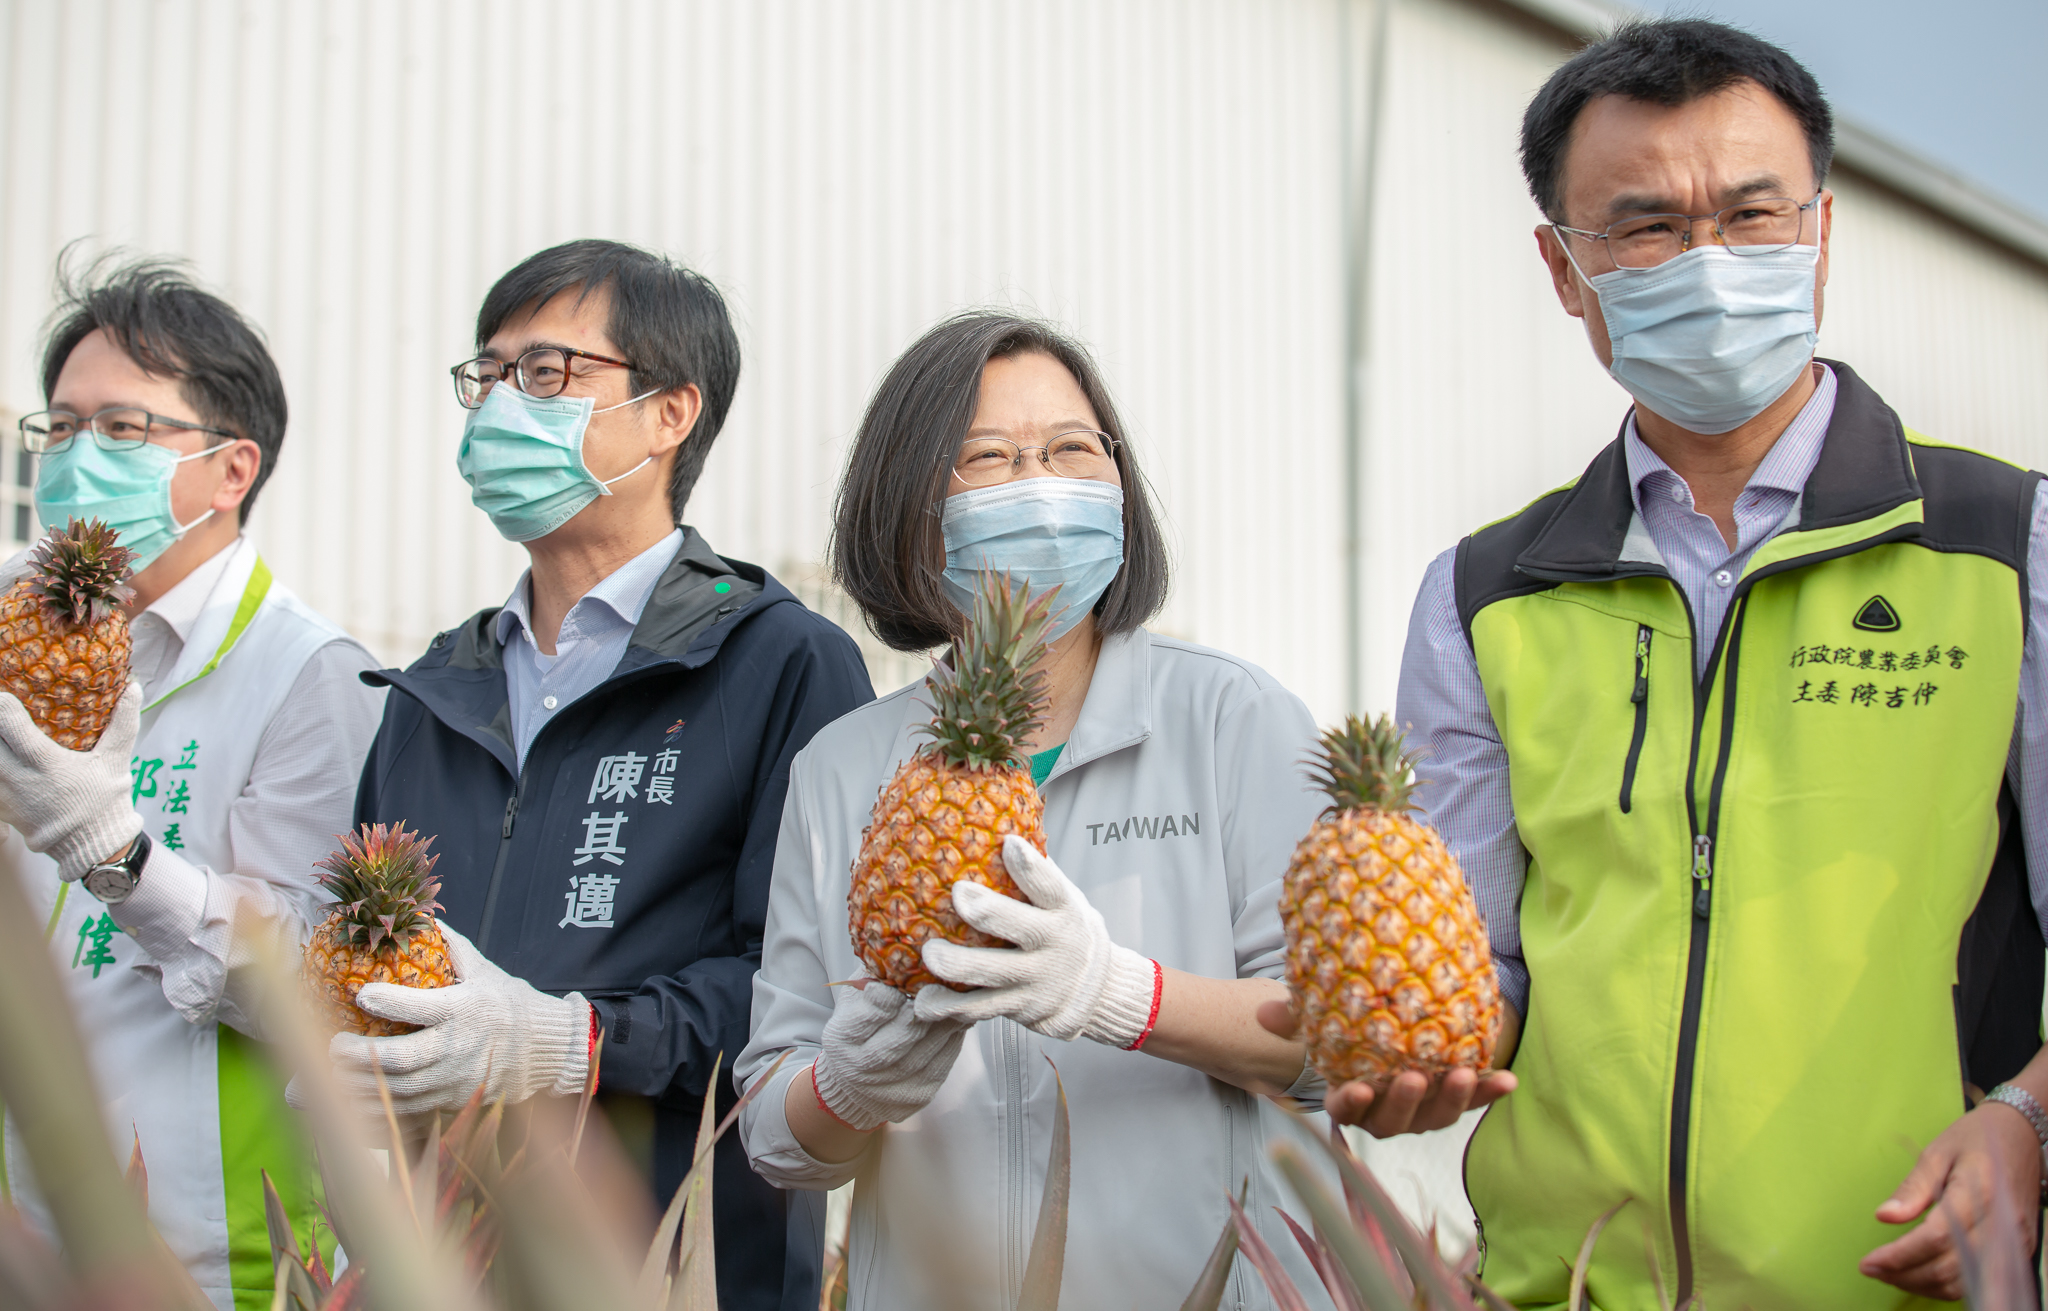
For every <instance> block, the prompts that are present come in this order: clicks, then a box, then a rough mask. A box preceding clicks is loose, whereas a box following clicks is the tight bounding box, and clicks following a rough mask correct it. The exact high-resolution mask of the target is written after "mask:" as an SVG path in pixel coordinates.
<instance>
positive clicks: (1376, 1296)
mask: <svg viewBox="0 0 2048 1311" xmlns="http://www.w3.org/2000/svg"><path fill="white" fill-rule="evenodd" d="M1270 1154H1271V1155H1272V1158H1273V1164H1274V1165H1276V1166H1278V1167H1279V1169H1280V1173H1281V1174H1282V1175H1283V1176H1284V1177H1285V1178H1286V1180H1287V1183H1288V1186H1289V1187H1291V1188H1293V1189H1294V1193H1295V1195H1296V1196H1297V1197H1299V1198H1301V1201H1302V1205H1304V1206H1306V1207H1307V1208H1308V1213H1309V1215H1310V1217H1311V1218H1312V1219H1314V1221H1315V1222H1316V1225H1317V1227H1318V1228H1320V1229H1321V1230H1322V1232H1323V1241H1324V1242H1325V1243H1326V1244H1328V1245H1329V1250H1330V1255H1332V1256H1334V1257H1335V1258H1336V1260H1337V1263H1338V1264H1339V1265H1341V1266H1342V1267H1343V1268H1344V1273H1345V1274H1347V1275H1349V1276H1350V1277H1351V1286H1352V1287H1353V1288H1354V1289H1356V1290H1357V1292H1358V1297H1359V1300H1360V1301H1361V1302H1363V1303H1364V1304H1365V1306H1366V1308H1367V1311H1408V1308H1410V1307H1412V1306H1414V1305H1415V1298H1414V1294H1413V1292H1412V1290H1411V1291H1403V1288H1402V1286H1401V1284H1400V1282H1398V1276H1397V1275H1396V1274H1395V1268H1396V1266H1397V1265H1398V1264H1399V1263H1398V1262H1396V1263H1392V1264H1389V1263H1388V1262H1387V1261H1386V1260H1385V1258H1384V1257H1382V1256H1381V1255H1379V1254H1378V1253H1376V1252H1374V1251H1373V1250H1372V1247H1371V1246H1370V1245H1369V1244H1368V1243H1367V1242H1366V1240H1365V1236H1364V1235H1362V1234H1360V1233H1359V1232H1358V1230H1356V1229H1355V1228H1353V1227H1352V1226H1351V1225H1350V1224H1348V1223H1346V1222H1347V1221H1348V1220H1349V1219H1350V1216H1349V1215H1348V1213H1347V1212H1346V1211H1345V1209H1344V1206H1343V1204H1342V1203H1341V1202H1339V1201H1338V1200H1337V1199H1336V1197H1335V1196H1334V1195H1332V1194H1331V1192H1330V1190H1329V1189H1328V1188H1327V1187H1326V1186H1324V1184H1323V1181H1322V1180H1320V1179H1318V1178H1316V1176H1315V1172H1314V1171H1312V1170H1310V1169H1309V1165H1308V1157H1307V1156H1305V1155H1304V1154H1303V1153H1302V1151H1301V1149H1300V1148H1298V1147H1296V1146H1295V1145H1294V1144H1293V1143H1288V1142H1279V1143H1274V1144H1273V1146H1272V1148H1271V1153H1270ZM1439 1305H1440V1307H1441V1308H1443V1311H1470V1308H1471V1305H1472V1304H1471V1303H1470V1302H1469V1301H1466V1300H1465V1299H1463V1298H1446V1299H1444V1300H1443V1301H1442V1302H1441V1303H1440V1304H1439Z"/></svg>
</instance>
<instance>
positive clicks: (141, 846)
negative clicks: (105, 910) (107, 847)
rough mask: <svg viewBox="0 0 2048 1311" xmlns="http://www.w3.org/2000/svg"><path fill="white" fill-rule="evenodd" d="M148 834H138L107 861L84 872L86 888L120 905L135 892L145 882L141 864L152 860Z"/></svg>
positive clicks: (105, 899)
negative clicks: (136, 886) (139, 884)
mask: <svg viewBox="0 0 2048 1311" xmlns="http://www.w3.org/2000/svg"><path fill="white" fill-rule="evenodd" d="M150 845H151V844H150V841H149V834H147V833H137V834H136V835H135V841H133V842H131V843H129V844H128V845H127V847H126V848H125V849H123V850H122V851H120V852H118V853H116V854H115V855H114V856H112V857H110V858H109V859H107V860H103V861H101V862H100V863H99V864H97V865H95V866H93V867H92V868H91V869H89V870H87V871H86V872H85V877H84V878H83V879H81V880H79V881H80V882H82V883H84V884H85V890H86V891H87V892H90V893H91V894H92V895H93V896H95V897H98V898H99V899H100V900H101V901H103V902H105V903H106V904H107V905H109V906H118V905H120V904H121V903H122V902H124V901H126V900H128V898H129V897H130V896H132V895H134V892H135V885H136V884H138V883H140V882H142V867H143V866H144V865H146V864H148V863H149V849H150Z"/></svg>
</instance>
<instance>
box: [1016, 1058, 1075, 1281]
mask: <svg viewBox="0 0 2048 1311" xmlns="http://www.w3.org/2000/svg"><path fill="white" fill-rule="evenodd" d="M1045 1063H1046V1064H1047V1065H1052V1082H1053V1088H1054V1090H1055V1091H1056V1092H1057V1093H1058V1094H1059V1100H1058V1101H1057V1102H1055V1103H1054V1105H1053V1113H1052V1151H1051V1155H1049V1156H1048V1157H1047V1158H1046V1162H1045V1192H1044V1194H1043V1195H1042V1196H1040V1198H1039V1199H1038V1226H1037V1228H1036V1229H1035V1230H1034V1231H1033V1232H1032V1235H1031V1253H1030V1255H1029V1256H1028V1257H1026V1258H1025V1261H1024V1283H1023V1289H1022V1291H1021V1292H1020V1293H1019V1294H1018V1297H1017V1311H1058V1307H1059V1304H1060V1276H1061V1274H1062V1273H1064V1271H1065V1269H1066V1264H1067V1209H1068V1204H1069V1201H1070V1200H1071V1199H1070V1194H1071V1192H1072V1189H1073V1181H1074V1162H1073V1141H1072V1134H1071V1132H1070V1129H1069V1125H1068V1123H1067V1085H1066V1082H1065V1081H1064V1080H1062V1079H1061V1078H1060V1067H1059V1066H1057V1065H1053V1063H1052V1058H1051V1057H1049V1056H1048V1057H1047V1058H1046V1062H1045Z"/></svg>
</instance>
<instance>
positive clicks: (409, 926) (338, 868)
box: [314, 824, 441, 951]
mask: <svg viewBox="0 0 2048 1311" xmlns="http://www.w3.org/2000/svg"><path fill="white" fill-rule="evenodd" d="M339 841H340V842H341V850H339V851H337V852H334V853H333V854H332V855H330V856H328V857H327V858H326V859H325V860H321V861H318V862H316V863H315V865H314V868H315V869H317V870H319V871H320V873H319V875H318V877H319V879H320V884H321V886H322V887H324V888H326V889H327V892H328V895H330V896H332V897H333V898H334V899H335V900H336V901H337V902H339V903H341V914H342V920H343V923H345V924H346V925H347V926H348V927H347V933H348V940H349V942H350V944H351V945H354V946H359V947H365V948H367V949H369V950H370V951H376V950H377V949H378V948H379V947H381V946H383V944H384V943H386V942H389V943H391V944H392V945H393V946H394V947H395V948H396V949H397V950H399V951H404V950H405V949H406V947H407V946H409V945H410V944H411V942H412V937H413V935H414V934H415V933H418V932H420V931H421V930H423V929H425V928H427V927H429V926H430V925H431V924H432V923H433V920H432V915H433V913H434V912H435V911H437V910H439V909H441V903H440V902H438V901H436V900H434V897H435V895H436V894H438V893H439V892H440V891H441V880H439V879H437V878H435V877H434V862H435V861H437V860H439V859H440V857H439V856H430V855H428V854H427V848H428V847H430V846H432V845H433V842H434V840H433V839H432V838H423V837H421V836H420V835H419V834H417V833H414V832H412V831H411V830H409V829H407V828H405V827H403V826H402V825H399V824H391V825H384V824H365V825H363V827H362V830H361V831H360V832H357V833H344V834H341V835H340V838H339Z"/></svg>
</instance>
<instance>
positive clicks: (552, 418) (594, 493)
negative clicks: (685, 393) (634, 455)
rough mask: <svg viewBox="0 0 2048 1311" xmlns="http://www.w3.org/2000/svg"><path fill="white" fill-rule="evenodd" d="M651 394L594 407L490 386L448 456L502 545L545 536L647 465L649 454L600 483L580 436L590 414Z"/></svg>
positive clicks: (581, 399) (586, 401)
mask: <svg viewBox="0 0 2048 1311" xmlns="http://www.w3.org/2000/svg"><path fill="white" fill-rule="evenodd" d="M652 395H654V392H651V391H647V392H642V393H640V394H639V395H638V396H635V397H634V398H633V399H632V400H630V401H620V402H619V403H618V404H617V405H607V406H606V407H605V408H604V409H602V410H599V409H593V408H592V407H593V406H595V405H596V404H597V402H595V401H593V400H592V399H591V398H590V397H588V396H549V397H545V398H540V397H534V396H528V395H527V394H526V393H525V392H523V391H520V390H519V389H518V388H517V387H513V386H511V385H510V384H507V383H500V384H499V385H497V386H495V387H493V388H491V389H490V391H488V392H486V393H485V394H484V403H483V404H482V405H479V406H478V407H477V408H476V409H473V410H471V411H470V412H469V420H468V422H467V423H465V424H464V425H463V428H462V447H461V449H460V450H458V451H457V452H456V455H455V467H456V468H458V469H460V470H461V471H462V477H463V479H464V480H465V481H466V482H468V483H469V499H470V500H472V501H474V502H475V503H476V507H477V509H479V510H482V511H483V512H484V513H485V514H487V515H489V516H491V523H492V525H493V526H494V527H496V528H497V530H498V531H499V532H500V533H501V534H503V535H504V536H505V538H506V539H507V540H508V541H514V542H530V541H532V540H533V539H534V538H536V537H546V536H547V535H548V534H549V533H551V532H553V531H555V529H557V528H560V527H561V526H562V525H563V524H565V523H567V522H569V520H571V519H573V518H575V517H576V515H577V514H578V513H579V512H581V511H582V509H583V507H584V506H586V505H589V504H590V503H591V502H592V501H594V500H596V499H597V498H598V497H600V496H610V495H611V485H612V484H613V483H615V482H617V481H619V478H626V477H629V476H631V475H632V474H636V473H638V472H640V470H642V469H644V468H646V467H647V466H648V465H649V464H651V463H653V462H654V457H653V456H651V455H650V456H648V457H647V458H646V459H644V460H642V461H640V463H638V464H636V465H634V466H633V467H632V468H630V469H628V470H626V472H625V473H622V474H620V475H619V476H618V478H607V479H605V480H604V481H602V482H600V481H598V479H597V477H596V476H595V475H594V474H592V473H591V472H590V468H589V466H588V465H586V464H584V463H583V434H584V432H585V431H586V430H588V429H589V427H590V419H591V416H592V415H593V414H605V413H608V412H610V411H612V410H620V409H624V408H625V407H626V406H628V405H632V404H634V403H635V402H638V401H644V400H646V399H647V398H648V397H649V396H652Z"/></svg>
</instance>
